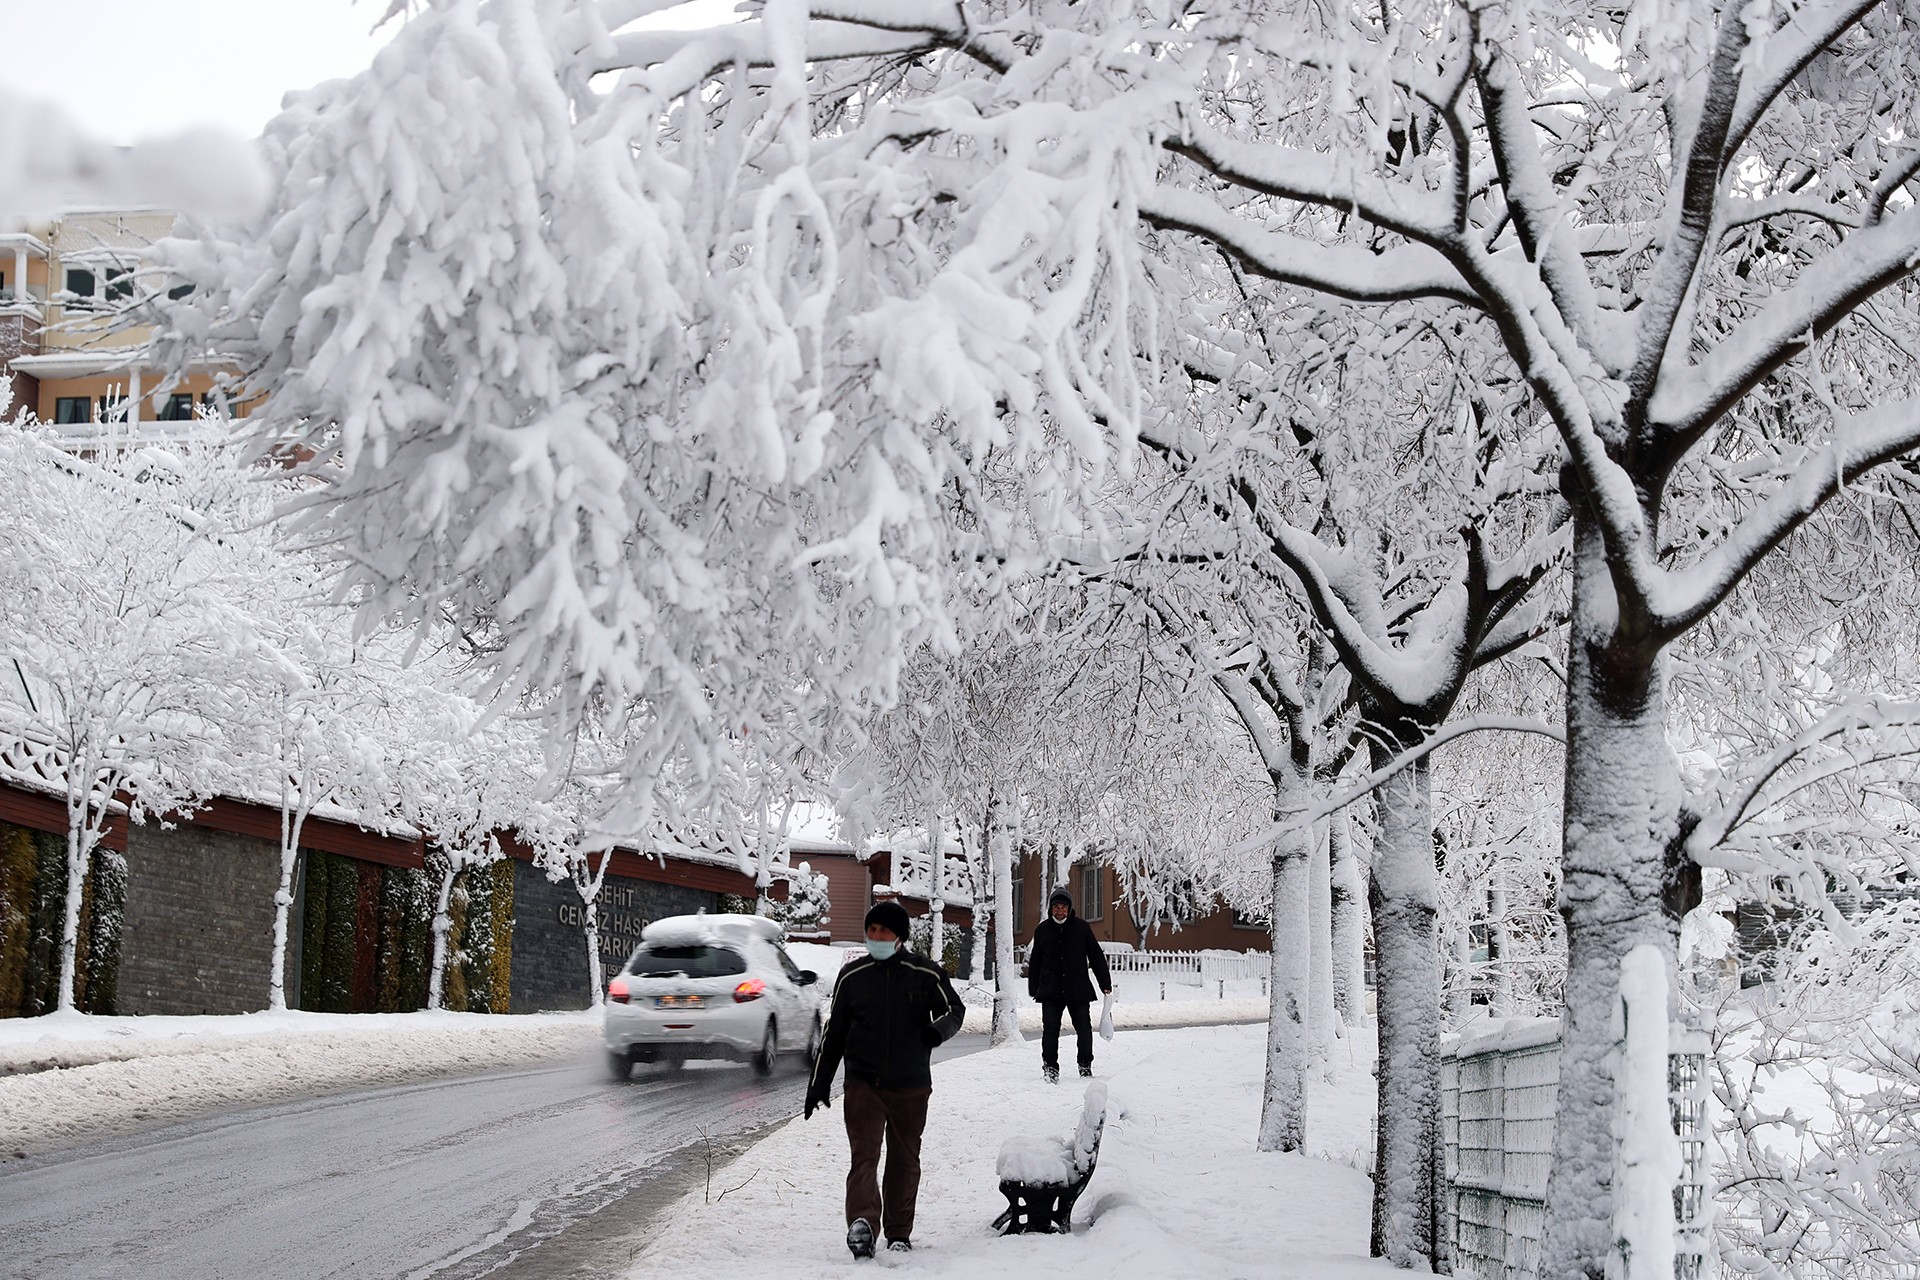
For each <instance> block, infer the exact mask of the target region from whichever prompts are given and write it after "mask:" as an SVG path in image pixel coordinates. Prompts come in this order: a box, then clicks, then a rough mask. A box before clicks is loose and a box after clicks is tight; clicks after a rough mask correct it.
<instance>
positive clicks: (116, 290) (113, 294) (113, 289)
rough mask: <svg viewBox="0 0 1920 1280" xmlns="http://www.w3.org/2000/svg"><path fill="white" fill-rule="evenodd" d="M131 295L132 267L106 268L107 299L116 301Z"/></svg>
mask: <svg viewBox="0 0 1920 1280" xmlns="http://www.w3.org/2000/svg"><path fill="white" fill-rule="evenodd" d="M132 296H133V268H132V267H108V268H107V300H108V301H109V302H117V301H120V300H123V299H126V298H131V297H132Z"/></svg>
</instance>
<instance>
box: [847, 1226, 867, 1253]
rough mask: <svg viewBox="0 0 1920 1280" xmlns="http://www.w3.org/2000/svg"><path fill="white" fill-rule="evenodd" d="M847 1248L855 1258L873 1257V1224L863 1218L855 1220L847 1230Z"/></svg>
mask: <svg viewBox="0 0 1920 1280" xmlns="http://www.w3.org/2000/svg"><path fill="white" fill-rule="evenodd" d="M847 1248H849V1249H851V1250H852V1251H853V1256H854V1257H856V1258H871V1257H872V1256H873V1224H872V1223H871V1222H868V1221H867V1220H866V1219H865V1218H855V1219H854V1220H853V1225H852V1226H850V1227H848V1228H847Z"/></svg>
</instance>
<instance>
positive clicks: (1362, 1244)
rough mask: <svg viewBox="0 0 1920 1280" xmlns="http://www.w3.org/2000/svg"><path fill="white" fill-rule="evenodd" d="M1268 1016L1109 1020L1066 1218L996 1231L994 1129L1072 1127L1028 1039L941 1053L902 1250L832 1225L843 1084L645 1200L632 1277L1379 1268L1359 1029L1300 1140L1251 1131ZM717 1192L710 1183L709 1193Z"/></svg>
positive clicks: (1065, 1102) (1269, 1273)
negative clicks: (1097, 1119) (652, 1231)
mask: <svg viewBox="0 0 1920 1280" xmlns="http://www.w3.org/2000/svg"><path fill="white" fill-rule="evenodd" d="M1265 1042H1266V1029H1265V1028H1264V1027H1206V1028H1193V1029H1186V1030H1162V1031H1137V1032H1123V1033H1121V1034H1120V1035H1118V1036H1116V1037H1115V1039H1114V1040H1113V1042H1112V1043H1111V1044H1107V1043H1102V1044H1101V1045H1099V1047H1098V1048H1097V1050H1096V1054H1097V1060H1096V1070H1097V1071H1098V1073H1099V1075H1100V1077H1101V1078H1102V1079H1104V1080H1106V1081H1107V1082H1108V1084H1109V1087H1110V1090H1111V1104H1110V1109H1109V1113H1108V1121H1107V1130H1106V1133H1105V1136H1104V1137H1103V1139H1102V1142H1101V1146H1100V1158H1099V1165H1098V1167H1097V1169H1096V1170H1095V1172H1094V1175H1093V1181H1092V1182H1091V1183H1090V1184H1089V1186H1088V1188H1087V1192H1086V1194H1085V1195H1084V1196H1083V1197H1082V1198H1081V1200H1080V1204H1079V1206H1078V1207H1077V1208H1076V1210H1075V1213H1074V1224H1075V1225H1074V1232H1073V1234H1072V1235H1071V1236H1016V1237H1007V1238H1005V1239H1002V1238H999V1237H996V1236H994V1235H993V1234H992V1233H991V1231H990V1230H989V1229H988V1224H989V1223H990V1222H991V1221H992V1220H993V1218H994V1217H995V1216H996V1215H997V1214H998V1213H999V1212H1000V1210H1001V1209H1003V1208H1004V1207H1005V1205H1006V1202H1005V1200H1004V1199H1003V1198H1002V1197H1001V1196H1000V1194H999V1191H998V1189H997V1179H996V1177H995V1173H994V1163H995V1158H996V1157H997V1155H998V1154H999V1148H1000V1144H1001V1142H1002V1141H1003V1140H1005V1139H1006V1138H1007V1137H1009V1136H1010V1135H1013V1134H1016V1133H1026V1134H1035V1135H1042V1136H1045V1135H1060V1136H1065V1135H1067V1134H1069V1133H1071V1131H1072V1129H1073V1126H1074V1124H1075V1122H1076V1121H1077V1119H1078V1118H1079V1112H1080V1105H1081V1098H1082V1094H1083V1090H1082V1089H1080V1088H1078V1087H1076V1086H1077V1085H1078V1084H1079V1083H1080V1082H1079V1081H1078V1080H1077V1079H1071V1078H1070V1079H1068V1080H1064V1081H1063V1082H1062V1083H1061V1084H1060V1085H1058V1086H1052V1085H1048V1084H1045V1083H1044V1082H1042V1080H1041V1079H1040V1066H1039V1049H1038V1046H1037V1045H1034V1044H1032V1043H1031V1042H1029V1043H1026V1044H1015V1045H1009V1046H1006V1047H1005V1048H1002V1049H1000V1050H996V1051H993V1052H990V1053H979V1054H972V1055H969V1056H967V1057H964V1058H956V1059H953V1060H951V1061H948V1062H943V1063H941V1064H940V1065H938V1066H937V1067H935V1069H934V1093H933V1106H932V1110H931V1112H930V1115H929V1119H928V1122H927V1134H926V1142H925V1145H924V1148H923V1151H922V1157H923V1158H922V1169H923V1176H922V1182H921V1188H920V1209H919V1221H918V1223H917V1224H916V1226H915V1228H914V1251H913V1252H912V1253H910V1254H888V1253H882V1254H881V1255H880V1256H879V1257H878V1258H876V1259H875V1260H874V1261H872V1262H865V1263H856V1262H854V1261H853V1259H852V1258H850V1257H849V1256H848V1254H847V1251H846V1246H845V1244H844V1243H843V1240H844V1235H845V1225H844V1220H843V1211H842V1204H843V1186H844V1181H845V1177H846V1171H847V1143H846V1134H845V1130H844V1129H843V1127H842V1122H841V1115H840V1109H839V1104H838V1103H837V1102H836V1103H835V1105H834V1108H833V1109H832V1110H830V1111H827V1112H816V1113H815V1114H814V1117H813V1119H812V1120H810V1121H801V1120H794V1121H791V1122H789V1123H788V1124H786V1125H783V1126H782V1127H780V1128H779V1129H777V1130H775V1131H774V1132H773V1133H772V1134H771V1135H770V1136H769V1137H767V1138H766V1139H765V1140H763V1141H762V1142H760V1143H759V1144H757V1145H756V1146H754V1147H753V1148H752V1149H750V1150H749V1151H747V1152H746V1153H745V1154H744V1155H742V1156H741V1157H740V1159H739V1160H737V1161H736V1162H734V1163H733V1164H732V1165H730V1166H728V1167H727V1168H726V1169H724V1170H721V1171H717V1172H716V1173H715V1174H714V1178H713V1185H712V1188H711V1191H710V1192H708V1191H705V1190H703V1191H700V1192H696V1193H695V1194H693V1195H691V1196H689V1197H687V1198H686V1199H684V1200H682V1201H681V1202H680V1203H679V1204H677V1205H675V1206H674V1207H673V1208H672V1209H670V1210H668V1211H666V1212H664V1213H663V1214H662V1215H661V1216H660V1219H659V1221H660V1224H661V1229H660V1234H659V1235H658V1236H657V1237H655V1238H654V1240H653V1242H652V1243H651V1245H650V1246H649V1247H648V1248H647V1250H646V1251H645V1253H643V1254H642V1255H641V1257H640V1258H639V1259H638V1260H637V1262H636V1264H635V1266H634V1268H633V1269H632V1270H631V1271H630V1272H629V1273H628V1276H629V1280H652V1278H653V1277H658V1276H663V1275H670V1276H674V1277H676V1278H678V1280H706V1278H708V1277H711V1278H712V1280H760V1278H762V1277H774V1276H787V1275H807V1276H810V1277H819V1278H821V1280H826V1278H829V1277H854V1276H862V1275H865V1276H872V1275H874V1274H876V1273H877V1272H882V1271H894V1270H906V1271H911V1272H912V1273H914V1274H915V1275H926V1276H939V1277H946V1278H947V1280H989V1278H992V1280H998V1278H999V1277H1001V1276H1005V1275H1058V1276H1113V1275H1140V1276H1153V1277H1155V1278H1156V1280H1167V1278H1170V1277H1195V1278H1196V1280H1198V1278H1200V1277H1206V1280H1225V1278H1227V1277H1237V1276H1246V1277H1254V1276H1259V1277H1274V1278H1276V1280H1281V1278H1286V1277H1301V1278H1302V1280H1306V1278H1309V1277H1310V1278H1312V1280H1353V1278H1357V1277H1362V1276H1367V1277H1375V1278H1376V1280H1379V1278H1381V1277H1386V1276H1390V1275H1393V1274H1395V1273H1394V1271H1393V1269H1392V1268H1390V1267H1388V1266H1386V1265H1385V1264H1384V1263H1380V1262H1376V1261H1372V1260H1370V1259H1368V1258H1367V1257H1366V1248H1367V1215H1368V1207H1369V1197H1370V1195H1371V1184H1370V1183H1369V1181H1368V1179H1367V1176H1366V1175H1365V1173H1363V1172H1362V1169H1363V1168H1364V1167H1366V1166H1367V1165H1368V1164H1370V1163H1371V1161H1370V1159H1369V1154H1370V1152H1369V1144H1370V1137H1369V1134H1370V1126H1371V1117H1372V1112H1373V1099H1372V1077H1371V1075H1370V1074H1369V1068H1370V1066H1371V1046H1370V1045H1367V1044H1365V1043H1362V1042H1355V1043H1353V1045H1352V1055H1351V1059H1350V1060H1349V1061H1346V1062H1343V1063H1342V1064H1341V1068H1340V1070H1339V1071H1338V1073H1337V1075H1336V1078H1335V1080H1334V1081H1333V1082H1332V1083H1331V1084H1322V1085H1319V1086H1318V1087H1317V1088H1316V1090H1315V1093H1314V1097H1313V1102H1312V1107H1311V1110H1310V1113H1309V1124H1310V1129H1309V1136H1310V1143H1309V1147H1310V1150H1311V1151H1312V1152H1313V1156H1312V1157H1311V1158H1310V1157H1308V1156H1300V1155H1270V1154H1261V1153H1260V1152H1257V1151H1255V1150H1254V1133H1255V1129H1256V1125H1257V1122H1258V1119H1259V1112H1260V1079H1261V1061H1262V1056H1263V1051H1264V1048H1265ZM722 1193H725V1198H724V1199H715V1200H713V1201H712V1202H708V1199H707V1197H708V1196H709V1195H712V1196H714V1197H718V1196H720V1195H721V1194H722Z"/></svg>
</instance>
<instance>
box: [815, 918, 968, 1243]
mask: <svg viewBox="0 0 1920 1280" xmlns="http://www.w3.org/2000/svg"><path fill="white" fill-rule="evenodd" d="M906 936H907V913H906V910H905V909H904V908H902V907H901V906H900V904H899V903H897V902H882V903H878V904H877V905H875V907H874V908H873V910H871V911H869V912H867V954H866V955H864V956H861V957H860V958H858V959H857V960H855V961H854V962H853V963H852V964H849V965H847V966H846V967H845V968H844V969H842V970H840V978H839V981H837V982H836V983H834V987H833V1012H832V1013H831V1014H829V1015H828V1017H827V1033H826V1036H825V1037H824V1038H823V1039H822V1040H821V1043H820V1056H819V1057H818V1058H816V1059H814V1063H813V1075H812V1077H811V1079H809V1080H808V1082H807V1105H806V1112H805V1114H806V1115H807V1116H808V1117H811V1116H812V1115H813V1109H814V1108H815V1107H824V1106H828V1105H830V1103H831V1100H832V1097H833V1076H834V1073H835V1072H836V1071H838V1070H839V1069H840V1062H841V1060H842V1059H843V1058H844V1059H845V1060H846V1064H847V1088H846V1092H845V1094H844V1095H843V1096H842V1097H841V1102H842V1104H843V1105H844V1107H845V1115H846V1121H847V1145H848V1146H849V1147H850V1148H851V1149H852V1152H853V1167H852V1169H850V1170H849V1171H848V1173H847V1248H849V1249H851V1250H852V1251H853V1256H854V1257H856V1258H871V1257H872V1256H873V1244H874V1228H875V1227H882V1228H884V1230H885V1231H886V1237H887V1248H889V1249H894V1250H900V1251H905V1250H908V1249H911V1248H912V1247H913V1245H912V1243H911V1240H912V1236H913V1211H914V1205H915V1203H916V1201H917V1200H918V1199H919V1195H920V1135H921V1133H922V1132H923V1131H924V1130H925V1129H926V1127H927V1101H928V1099H929V1098H931V1097H932V1096H933V1051H934V1049H935V1048H936V1047H937V1046H939V1045H940V1044H942V1043H944V1042H945V1041H947V1040H949V1039H951V1038H952V1037H953V1035H954V1033H955V1032H957V1031H959V1030H960V1023H961V1020H962V1018H963V1016H964V1015H965V1010H964V1008H963V1007H962V1006H961V1004H960V997H959V996H957V995H955V994H954V991H953V983H952V982H950V981H949V980H948V978H947V971H946V970H945V969H942V968H941V967H940V966H939V965H937V964H935V963H934V962H933V961H931V960H929V959H927V958H926V957H925V956H922V955H916V954H915V953H914V952H912V951H909V950H907V948H906V947H905V945H903V943H904V940H905V938H906ZM882 1137H884V1138H885V1139H886V1146H887V1172H886V1177H885V1178H884V1179H881V1178H878V1177H876V1175H877V1173H878V1172H879V1169H880V1141H881V1138H882Z"/></svg>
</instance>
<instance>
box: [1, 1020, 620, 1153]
mask: <svg viewBox="0 0 1920 1280" xmlns="http://www.w3.org/2000/svg"><path fill="white" fill-rule="evenodd" d="M599 1029H600V1014H599V1012H598V1011H597V1010H596V1011H592V1012H585V1013H565V1014H535V1015H531V1016H509V1015H504V1014H477V1013H387V1014H364V1013H363V1014H323V1013H295V1012H288V1013H254V1014H241V1015H237V1016H231V1017H198V1018H94V1017H87V1016H85V1015H80V1014H74V1015H68V1016H51V1017H44V1018H31V1019H24V1018H23V1019H19V1020H8V1021H5V1022H0V1159H6V1158H9V1157H12V1156H14V1155H15V1154H16V1153H18V1154H21V1155H30V1154H33V1153H36V1152H40V1151H47V1150H53V1149H56V1148H59V1147H62V1146H66V1145H69V1144H71V1143H74V1142H78V1141H83V1140H85V1139H87V1138H92V1137H100V1136H104V1135H107V1134H114V1133H124V1132H126V1131H127V1130H128V1129H130V1128H137V1127H140V1126H142V1125H146V1124H153V1123H159V1122H162V1121H167V1120H179V1119H186V1118H189V1117H192V1116H196V1115H204V1114H206V1113H208V1112H211V1111H218V1110H222V1109H225V1108H230V1107H239V1106H252V1105H259V1104H262V1103H268V1102H278V1101H283V1100H286V1099H290V1098H308V1097H315V1096H318V1095H320V1094H325V1093H335V1092H339V1091H341V1090H346V1089H354V1088H364V1087H368V1086H374V1085H383V1084H399V1083H402V1082H405V1081H408V1080H416V1079H422V1078H425V1077H429V1076H439V1075H454V1074H466V1073H472V1072H478V1071H488V1070H495V1069H501V1068H507V1067H514V1066H520V1065H524V1064H528V1063H535V1062H546V1061H552V1060H554V1059H562V1058H585V1057H587V1056H589V1055H591V1054H592V1052H593V1050H594V1049H595V1047H596V1046H597V1044H598V1037H599Z"/></svg>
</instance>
